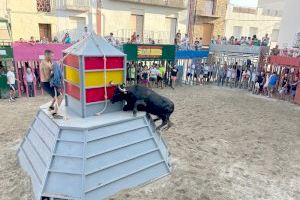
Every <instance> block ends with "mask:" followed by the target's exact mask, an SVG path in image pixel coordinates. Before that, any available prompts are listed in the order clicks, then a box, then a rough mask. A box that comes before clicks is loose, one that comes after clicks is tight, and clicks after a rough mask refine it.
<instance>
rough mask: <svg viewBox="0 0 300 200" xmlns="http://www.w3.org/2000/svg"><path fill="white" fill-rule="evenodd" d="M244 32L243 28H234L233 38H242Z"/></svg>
mask: <svg viewBox="0 0 300 200" xmlns="http://www.w3.org/2000/svg"><path fill="white" fill-rule="evenodd" d="M242 30H243V27H241V26H234V27H233V36H234V37H237V38H240V37H241V36H242Z"/></svg>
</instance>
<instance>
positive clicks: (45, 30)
mask: <svg viewBox="0 0 300 200" xmlns="http://www.w3.org/2000/svg"><path fill="white" fill-rule="evenodd" d="M39 30H40V39H42V38H44V37H45V38H47V39H48V42H51V41H52V37H51V24H39Z"/></svg>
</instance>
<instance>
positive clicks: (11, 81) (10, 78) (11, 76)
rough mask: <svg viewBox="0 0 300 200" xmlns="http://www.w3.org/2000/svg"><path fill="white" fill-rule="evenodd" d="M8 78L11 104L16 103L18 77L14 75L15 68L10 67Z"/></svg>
mask: <svg viewBox="0 0 300 200" xmlns="http://www.w3.org/2000/svg"><path fill="white" fill-rule="evenodd" d="M6 76H7V85H8V86H9V102H13V101H15V98H16V88H17V87H16V76H15V73H14V67H9V68H8V72H7V74H6Z"/></svg>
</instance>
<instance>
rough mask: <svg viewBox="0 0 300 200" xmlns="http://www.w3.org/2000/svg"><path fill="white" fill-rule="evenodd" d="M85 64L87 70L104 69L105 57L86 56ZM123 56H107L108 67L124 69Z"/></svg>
mask: <svg viewBox="0 0 300 200" xmlns="http://www.w3.org/2000/svg"><path fill="white" fill-rule="evenodd" d="M84 65H85V69H86V70H93V69H104V58H102V57H85V58H84ZM123 68H124V58H123V57H107V58H106V69H123Z"/></svg>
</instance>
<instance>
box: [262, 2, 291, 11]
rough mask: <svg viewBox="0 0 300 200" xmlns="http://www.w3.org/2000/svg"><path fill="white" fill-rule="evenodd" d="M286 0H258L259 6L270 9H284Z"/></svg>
mask: <svg viewBox="0 0 300 200" xmlns="http://www.w3.org/2000/svg"><path fill="white" fill-rule="evenodd" d="M285 1H286V0H258V4H257V7H258V8H264V9H270V10H283V7H284V3H285Z"/></svg>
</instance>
